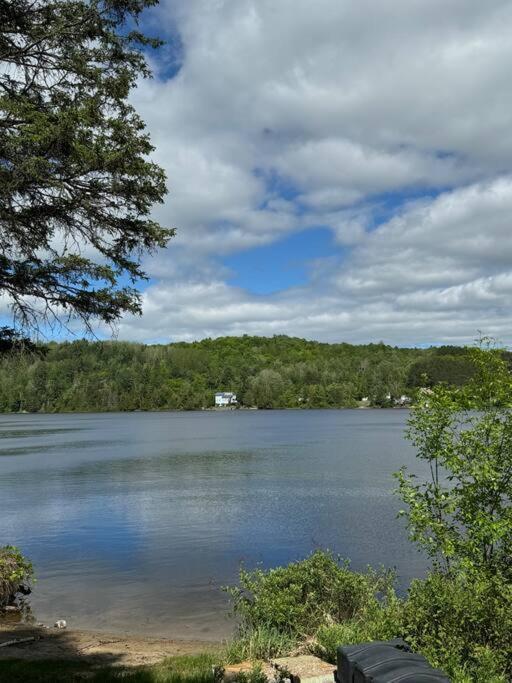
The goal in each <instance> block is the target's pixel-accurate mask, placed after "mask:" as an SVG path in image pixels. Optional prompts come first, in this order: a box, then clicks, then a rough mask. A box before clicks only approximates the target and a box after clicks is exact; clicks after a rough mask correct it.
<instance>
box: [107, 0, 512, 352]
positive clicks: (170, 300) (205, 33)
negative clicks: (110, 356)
mask: <svg viewBox="0 0 512 683" xmlns="http://www.w3.org/2000/svg"><path fill="white" fill-rule="evenodd" d="M154 17H155V18H156V19H157V20H158V23H159V24H160V25H171V24H172V25H173V26H175V27H176V29H177V30H178V31H179V32H180V37H181V40H182V43H183V49H184V55H183V63H182V68H181V70H180V72H179V74H178V75H177V76H176V77H174V78H173V79H171V80H166V79H165V77H164V74H165V70H163V69H161V67H160V66H159V64H158V63H156V65H155V66H156V71H157V78H156V79H155V80H153V81H150V82H144V83H142V84H141V85H140V87H139V88H138V90H137V92H136V93H135V96H134V101H135V104H136V106H137V107H138V109H139V110H140V112H141V114H142V116H143V118H144V119H145V120H146V121H147V123H148V126H149V129H150V131H151V134H152V138H153V141H154V143H155V145H156V148H157V149H156V152H155V158H156V159H157V160H158V161H159V162H160V163H161V164H163V165H164V166H165V168H166V169H167V172H168V176H169V185H170V190H171V192H170V195H169V199H168V201H167V202H166V204H165V205H164V206H163V207H161V208H160V209H159V210H158V212H157V215H158V218H159V219H160V220H162V221H163V222H165V223H167V224H169V225H173V226H176V227H177V228H178V237H177V238H176V240H175V243H174V245H171V247H170V248H169V250H168V251H167V252H165V253H163V254H160V255H158V257H156V258H155V259H154V260H151V261H150V262H148V267H149V269H150V272H151V274H152V275H153V276H154V277H155V278H156V279H157V282H156V283H155V284H154V285H152V286H151V287H150V288H149V289H148V290H147V291H146V292H145V294H144V311H145V315H144V317H143V318H142V319H141V320H138V319H137V321H136V322H135V321H133V320H131V319H126V320H125V321H124V322H123V323H122V325H121V328H120V334H121V336H124V337H128V338H137V339H169V338H172V339H193V338H198V337H202V336H206V335H220V334H241V333H258V334H274V333H288V334H297V335H304V336H308V337H313V338H321V339H347V340H353V341H366V340H370V339H374V340H375V339H379V338H383V339H385V340H386V341H390V342H393V343H429V342H436V341H468V340H471V339H472V338H473V337H474V336H475V333H476V330H477V329H478V328H481V329H482V330H484V331H485V332H488V333H491V334H492V333H495V334H497V336H499V337H500V338H501V339H504V340H510V332H509V329H508V327H509V324H508V323H509V320H510V312H511V311H510V306H509V303H508V301H509V298H510V278H511V270H510V263H512V260H511V258H512V240H511V238H510V234H511V231H510V217H511V216H512V212H511V209H512V182H511V179H510V175H509V173H511V172H512V168H511V162H510V159H511V158H512V125H511V123H512V122H511V113H510V112H512V91H511V90H510V88H509V71H510V64H511V63H512V38H511V37H510V30H509V29H510V26H511V24H512V5H511V3H510V2H507V1H505V0H489V1H488V2H486V3H482V2H481V1H480V0H450V1H449V2H446V0H443V1H441V0H430V1H429V2H427V1H426V0H393V1H392V2H389V3H375V2H373V0H372V1H370V0H359V1H358V2H349V1H348V0H345V1H340V0H316V1H315V2H314V3H312V2H311V1H310V0H281V1H280V2H279V3H276V2H275V1H274V0H215V2H212V0H178V1H176V0H172V2H171V0H166V1H162V2H161V6H160V8H159V9H158V10H156V13H154ZM280 182H281V183H282V182H284V183H288V184H289V185H291V186H292V187H293V189H294V190H295V193H291V194H288V193H287V194H286V195H283V193H282V192H280V190H279V183H280ZM424 188H430V190H433V191H434V195H435V189H436V188H440V189H441V188H449V189H448V190H446V189H445V191H444V192H443V194H441V195H440V196H439V197H438V198H437V199H436V198H434V199H432V198H428V197H427V198H424V199H423V200H418V201H417V202H416V203H411V204H409V205H407V206H406V207H405V208H404V207H401V206H400V202H399V201H398V200H397V202H396V204H395V208H394V209H393V207H391V209H389V208H388V215H389V211H391V216H390V217H388V218H387V219H386V221H385V222H384V223H383V224H382V225H380V226H378V227H377V228H376V229H375V227H374V216H375V215H376V214H378V213H379V211H380V209H381V205H380V199H379V195H381V194H382V193H394V194H397V195H398V196H399V195H400V193H404V191H406V192H419V193H420V194H421V190H422V189H424ZM317 225H325V226H327V227H329V228H330V229H331V230H332V232H333V234H334V236H335V238H336V240H337V242H338V243H339V244H341V245H344V247H345V248H346V249H348V251H347V253H346V254H345V257H344V259H343V260H341V261H340V259H338V258H333V259H327V260H325V261H316V262H315V263H314V264H312V271H311V272H312V277H311V282H310V283H309V285H305V286H304V287H301V288H295V289H291V290H288V291H285V292H281V293H280V294H274V295H269V296H255V295H252V294H250V293H249V292H246V291H243V290H241V289H237V288H235V287H232V286H229V285H228V284H226V282H227V278H228V272H227V271H226V270H225V269H223V268H222V267H221V266H220V265H219V261H218V258H217V257H218V256H219V255H223V254H227V253H230V252H236V251H239V250H242V249H248V248H251V247H253V246H258V245H262V244H268V243H270V242H272V241H275V240H277V239H280V238H282V237H283V236H286V235H288V234H290V233H292V232H294V231H298V230H305V229H307V228H308V227H310V226H317Z"/></svg>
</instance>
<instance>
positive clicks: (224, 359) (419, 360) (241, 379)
mask: <svg viewBox="0 0 512 683" xmlns="http://www.w3.org/2000/svg"><path fill="white" fill-rule="evenodd" d="M6 335H7V336H6ZM3 342H4V343H3V345H2V337H1V334H0V411H2V412H19V411H28V412H38V411H42V412H63V411H117V410H123V411H124V410H171V409H172V410H175V409H179V410H181V409H184V410H193V409H201V408H204V407H210V406H212V405H213V403H214V394H215V392H216V391H234V392H235V393H236V394H237V396H238V399H239V402H240V404H241V405H244V406H257V407H259V408H305V407H307V408H340V407H355V406H357V405H359V402H360V401H361V399H363V398H367V399H368V403H369V404H370V405H373V406H384V407H388V406H392V405H394V403H395V400H396V399H397V398H399V397H400V396H402V395H411V396H414V394H415V392H416V391H417V389H418V388H419V387H424V386H433V385H435V384H438V383H439V382H441V381H442V382H446V383H448V384H449V385H454V386H460V385H461V384H463V383H464V382H466V381H467V380H468V379H469V378H470V377H471V376H472V374H473V371H474V369H473V366H472V363H471V359H470V358H468V354H467V350H466V349H462V348H457V347H440V348H432V349H426V350H425V349H405V348H398V347H391V346H386V345H384V344H368V345H363V346H353V345H350V344H321V343H319V342H312V341H306V340H304V339H296V338H290V337H286V336H278V337H272V338H266V337H249V336H243V337H226V338H222V339H215V340H212V339H205V340H203V341H200V342H194V343H190V344H186V343H177V344H169V345H154V346H145V345H142V344H133V343H127V342H88V341H83V340H82V341H76V342H72V343H63V344H56V343H51V344H47V345H39V346H35V345H33V344H24V345H23V344H21V343H19V341H18V340H16V338H13V337H12V336H9V333H8V332H5V333H4V339H3Z"/></svg>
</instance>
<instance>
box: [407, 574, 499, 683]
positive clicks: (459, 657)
mask: <svg viewBox="0 0 512 683" xmlns="http://www.w3.org/2000/svg"><path fill="white" fill-rule="evenodd" d="M402 635H403V636H404V637H405V639H406V640H407V641H408V642H409V643H410V645H411V646H412V648H413V649H414V650H416V651H418V652H421V653H422V654H424V655H425V656H426V657H427V659H428V660H429V661H430V662H431V663H432V664H433V665H434V666H439V667H440V668H442V669H444V670H445V671H446V672H447V673H448V674H449V675H450V676H451V677H452V678H453V679H454V680H458V679H460V680H465V678H464V677H465V676H470V678H469V679H467V680H473V681H482V682H484V681H485V683H488V681H490V680H491V679H493V680H496V681H499V680H503V681H505V680H510V678H507V674H508V676H509V677H510V676H511V675H512V585H511V584H510V582H509V581H507V580H505V579H503V578H502V577H500V576H497V575H495V574H492V575H487V576H484V575H483V574H481V573H480V574H479V575H478V577H476V576H475V575H464V574H462V573H458V574H457V575H448V574H443V573H432V574H430V575H429V576H428V577H427V578H426V579H425V580H415V581H413V582H412V584H411V587H410V589H409V595H408V599H407V601H406V602H405V604H404V608H403V631H402Z"/></svg>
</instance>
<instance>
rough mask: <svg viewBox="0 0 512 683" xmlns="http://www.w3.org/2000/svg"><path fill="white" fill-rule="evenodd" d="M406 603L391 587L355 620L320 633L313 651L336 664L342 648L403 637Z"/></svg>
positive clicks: (324, 628)
mask: <svg viewBox="0 0 512 683" xmlns="http://www.w3.org/2000/svg"><path fill="white" fill-rule="evenodd" d="M402 610H403V601H401V600H399V599H398V598H397V597H396V595H395V592H394V591H393V589H392V588H391V587H389V588H388V590H387V591H386V594H385V595H384V596H383V597H382V598H381V599H380V600H371V601H369V602H368V604H367V605H366V606H365V607H364V608H363V609H362V610H361V611H360V612H359V613H358V614H357V615H356V616H355V617H353V618H351V619H348V620H346V621H343V622H341V623H336V624H324V625H322V626H320V628H319V629H318V631H317V633H316V636H315V639H314V641H313V643H311V644H310V649H311V650H312V651H313V652H314V653H315V654H317V655H318V656H319V657H322V659H326V660H327V661H329V662H332V663H334V662H335V661H336V649H337V648H338V647H339V646H340V645H355V644H356V643H364V642H368V641H372V640H390V639H391V638H397V637H398V636H400V635H401V633H402V630H403V629H402Z"/></svg>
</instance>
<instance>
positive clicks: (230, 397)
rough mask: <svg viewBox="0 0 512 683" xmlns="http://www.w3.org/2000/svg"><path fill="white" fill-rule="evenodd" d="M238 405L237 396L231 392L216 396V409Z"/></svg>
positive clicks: (220, 392) (218, 393) (219, 393)
mask: <svg viewBox="0 0 512 683" xmlns="http://www.w3.org/2000/svg"><path fill="white" fill-rule="evenodd" d="M236 404H237V400H236V394H234V393H233V392H231V391H218V392H217V393H216V394H215V407H216V408H223V407H226V406H234V405H236Z"/></svg>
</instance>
